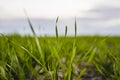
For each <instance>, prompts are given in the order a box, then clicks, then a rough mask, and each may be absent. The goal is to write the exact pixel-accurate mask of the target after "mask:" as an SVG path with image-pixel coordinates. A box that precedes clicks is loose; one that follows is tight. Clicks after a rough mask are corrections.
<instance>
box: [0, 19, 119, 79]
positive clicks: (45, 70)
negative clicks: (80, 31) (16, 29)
mask: <svg viewBox="0 0 120 80" xmlns="http://www.w3.org/2000/svg"><path fill="white" fill-rule="evenodd" d="M28 22H29V25H30V28H31V31H32V32H33V36H20V35H3V34H1V35H0V80H120V37H119V36H77V25H76V21H75V36H74V37H67V26H66V28H65V36H63V37H59V35H58V29H57V22H58V19H56V27H55V31H56V37H38V36H36V34H35V31H34V29H33V27H32V24H31V22H30V21H29V19H28Z"/></svg>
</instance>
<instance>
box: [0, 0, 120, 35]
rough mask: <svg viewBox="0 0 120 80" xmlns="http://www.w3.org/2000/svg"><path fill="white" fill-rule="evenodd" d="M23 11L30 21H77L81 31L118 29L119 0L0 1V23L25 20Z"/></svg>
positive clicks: (119, 18)
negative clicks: (57, 18)
mask: <svg viewBox="0 0 120 80" xmlns="http://www.w3.org/2000/svg"><path fill="white" fill-rule="evenodd" d="M23 8H25V9H26V11H27V13H28V16H29V17H30V18H41V19H55V18H56V17H57V16H60V19H69V18H71V19H75V18H77V22H78V26H82V27H83V28H82V29H89V30H90V29H95V30H96V31H97V30H99V29H101V30H104V29H106V30H107V29H108V30H109V29H110V30H111V31H112V30H114V31H113V32H116V31H117V30H120V0H0V20H6V19H15V18H17V19H18V18H25V15H24V11H23ZM0 23H1V22H0ZM69 23H70V22H69ZM82 29H81V30H82ZM92 31H93V30H91V32H92ZM86 32H87V31H86ZM117 33H118V34H119V32H117Z"/></svg>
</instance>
